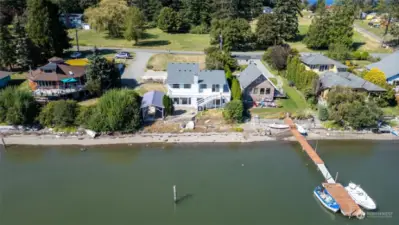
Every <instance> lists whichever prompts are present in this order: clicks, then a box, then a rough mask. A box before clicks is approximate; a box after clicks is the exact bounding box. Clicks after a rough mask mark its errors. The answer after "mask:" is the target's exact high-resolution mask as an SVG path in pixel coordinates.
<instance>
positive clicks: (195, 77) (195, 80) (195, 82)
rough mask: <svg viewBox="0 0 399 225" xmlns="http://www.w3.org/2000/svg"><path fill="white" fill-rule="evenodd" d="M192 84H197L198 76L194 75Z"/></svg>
mask: <svg viewBox="0 0 399 225" xmlns="http://www.w3.org/2000/svg"><path fill="white" fill-rule="evenodd" d="M194 84H198V74H197V73H194Z"/></svg>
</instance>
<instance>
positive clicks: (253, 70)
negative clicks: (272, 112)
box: [238, 62, 280, 107]
mask: <svg viewBox="0 0 399 225" xmlns="http://www.w3.org/2000/svg"><path fill="white" fill-rule="evenodd" d="M238 80H239V81H240V86H241V90H242V93H243V100H244V103H246V104H249V105H253V106H266V107H275V104H274V98H275V97H276V96H277V95H279V94H280V92H279V90H278V89H277V88H276V86H274V84H273V83H272V82H271V81H270V80H269V79H268V78H267V77H266V76H265V75H264V74H263V73H262V72H261V71H260V70H259V69H258V67H257V66H256V64H255V63H253V62H250V63H249V65H248V67H247V68H246V69H245V70H244V71H242V72H241V74H240V76H239V77H238Z"/></svg>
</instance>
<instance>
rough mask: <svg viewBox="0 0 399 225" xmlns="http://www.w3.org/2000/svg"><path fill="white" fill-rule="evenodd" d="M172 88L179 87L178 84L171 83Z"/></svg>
mask: <svg viewBox="0 0 399 225" xmlns="http://www.w3.org/2000/svg"><path fill="white" fill-rule="evenodd" d="M172 88H176V89H179V88H180V85H179V84H172Z"/></svg>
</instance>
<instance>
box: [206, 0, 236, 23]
mask: <svg viewBox="0 0 399 225" xmlns="http://www.w3.org/2000/svg"><path fill="white" fill-rule="evenodd" d="M233 1H234V0H213V4H212V8H213V11H214V14H213V16H212V18H215V19H227V18H234V17H235V15H236V13H235V7H234V4H233Z"/></svg>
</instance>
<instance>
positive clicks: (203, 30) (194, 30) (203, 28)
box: [190, 24, 209, 34]
mask: <svg viewBox="0 0 399 225" xmlns="http://www.w3.org/2000/svg"><path fill="white" fill-rule="evenodd" d="M190 33H191V34H208V33H209V27H208V26H207V25H206V24H201V25H198V26H194V27H191V29H190Z"/></svg>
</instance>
